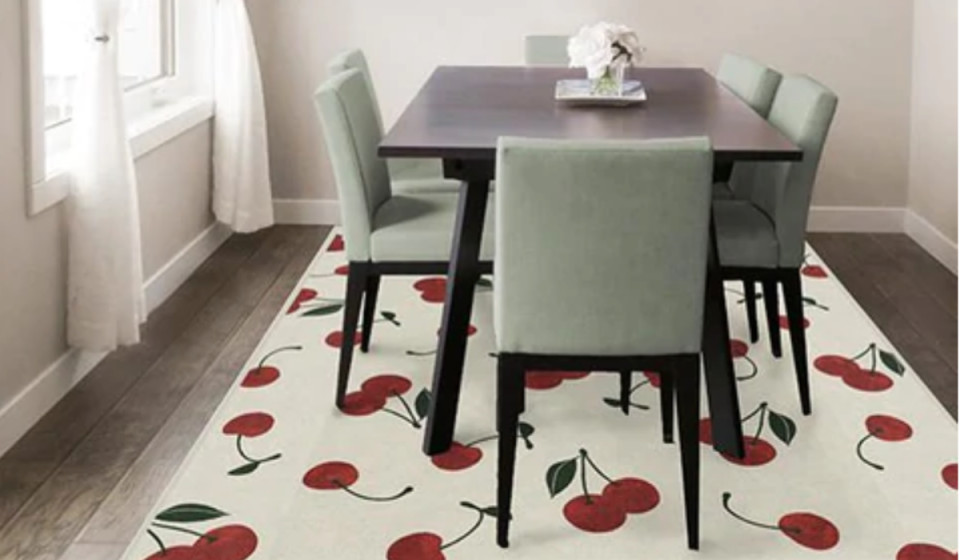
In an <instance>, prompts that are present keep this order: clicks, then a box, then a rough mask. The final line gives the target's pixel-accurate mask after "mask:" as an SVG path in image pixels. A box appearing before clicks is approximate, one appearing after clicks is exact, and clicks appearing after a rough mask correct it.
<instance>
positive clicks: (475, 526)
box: [440, 502, 487, 550]
mask: <svg viewBox="0 0 960 560" xmlns="http://www.w3.org/2000/svg"><path fill="white" fill-rule="evenodd" d="M460 505H461V506H463V507H465V508H467V509H472V510H473V511H475V512H477V513H478V514H479V516H478V517H477V522H476V523H474V524H473V527H470V529H469V530H468V531H467V532H466V533H464V534H462V535H460V536H459V537H457V538H455V539H454V540H452V541H450V542H448V543H447V544H444V545H442V546H441V547H440V550H446V549H448V548H450V547H452V546H457V545H458V544H460V543H462V542H463V541H464V540H466V539H467V538H468V537H469V536H470V535H472V534H474V533H475V532H476V531H477V529H479V528H480V525H481V524H483V518H484V517H485V516H486V515H487V514H485V513H484V512H483V510H482V509H480V508H478V507H477V506H475V505H473V504H471V503H470V502H460Z"/></svg>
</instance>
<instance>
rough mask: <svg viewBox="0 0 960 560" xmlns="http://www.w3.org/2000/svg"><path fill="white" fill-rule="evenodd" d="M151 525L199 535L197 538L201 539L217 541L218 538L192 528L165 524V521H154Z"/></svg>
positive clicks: (195, 535)
mask: <svg viewBox="0 0 960 560" xmlns="http://www.w3.org/2000/svg"><path fill="white" fill-rule="evenodd" d="M151 525H153V526H154V527H156V528H158V529H166V530H168V531H174V532H177V533H183V534H185V535H193V536H194V537H197V538H199V539H207V540H208V541H209V542H215V541H216V540H217V539H216V537H211V536H209V535H204V534H203V533H198V532H196V531H191V530H190V529H184V528H183V527H176V526H174V525H167V524H165V523H157V522H156V521H154V522H153V523H151Z"/></svg>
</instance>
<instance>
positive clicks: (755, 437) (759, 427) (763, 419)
mask: <svg viewBox="0 0 960 560" xmlns="http://www.w3.org/2000/svg"><path fill="white" fill-rule="evenodd" d="M760 411H761V412H760V421H759V422H757V431H756V432H755V433H754V434H753V443H754V444H756V443H757V441H758V440H759V439H760V434H762V433H763V426H764V424H766V419H767V403H763V405H762V406H761V407H760Z"/></svg>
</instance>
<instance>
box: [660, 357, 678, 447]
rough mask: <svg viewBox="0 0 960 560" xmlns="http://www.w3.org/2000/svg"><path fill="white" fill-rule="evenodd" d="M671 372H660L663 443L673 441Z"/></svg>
mask: <svg viewBox="0 0 960 560" xmlns="http://www.w3.org/2000/svg"><path fill="white" fill-rule="evenodd" d="M674 392H675V389H674V381H673V372H668V371H664V372H661V373H660V424H661V427H662V428H663V443H673V395H674Z"/></svg>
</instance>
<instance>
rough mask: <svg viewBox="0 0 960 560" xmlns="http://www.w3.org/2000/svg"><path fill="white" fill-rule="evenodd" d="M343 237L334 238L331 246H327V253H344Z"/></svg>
mask: <svg viewBox="0 0 960 560" xmlns="http://www.w3.org/2000/svg"><path fill="white" fill-rule="evenodd" d="M343 248H344V245H343V236H342V235H337V236H336V237H334V238H333V241H331V242H330V245H328V246H327V251H328V252H330V253H339V252H340V251H343Z"/></svg>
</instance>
